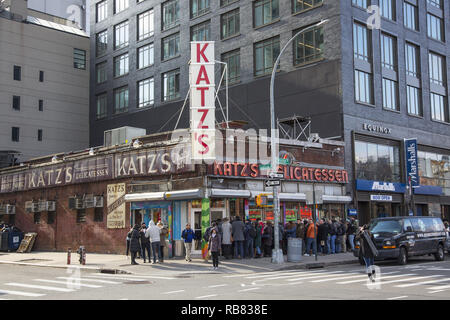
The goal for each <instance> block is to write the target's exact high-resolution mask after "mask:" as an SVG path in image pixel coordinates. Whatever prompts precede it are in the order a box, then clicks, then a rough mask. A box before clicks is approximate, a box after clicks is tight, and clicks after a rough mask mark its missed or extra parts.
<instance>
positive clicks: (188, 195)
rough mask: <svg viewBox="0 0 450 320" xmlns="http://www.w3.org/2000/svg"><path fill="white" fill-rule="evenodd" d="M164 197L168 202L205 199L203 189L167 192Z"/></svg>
mask: <svg viewBox="0 0 450 320" xmlns="http://www.w3.org/2000/svg"><path fill="white" fill-rule="evenodd" d="M164 196H165V198H166V200H189V199H202V198H203V197H204V195H203V192H202V189H190V190H180V191H170V192H166V193H165V194H164Z"/></svg>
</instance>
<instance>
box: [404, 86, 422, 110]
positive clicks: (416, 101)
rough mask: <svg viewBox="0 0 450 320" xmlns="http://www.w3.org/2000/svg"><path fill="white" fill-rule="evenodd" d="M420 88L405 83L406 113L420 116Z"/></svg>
mask: <svg viewBox="0 0 450 320" xmlns="http://www.w3.org/2000/svg"><path fill="white" fill-rule="evenodd" d="M421 91H422V90H420V89H419V88H416V87H413V86H410V85H406V103H407V105H408V113H409V114H411V115H415V116H422V115H423V111H422V92H421Z"/></svg>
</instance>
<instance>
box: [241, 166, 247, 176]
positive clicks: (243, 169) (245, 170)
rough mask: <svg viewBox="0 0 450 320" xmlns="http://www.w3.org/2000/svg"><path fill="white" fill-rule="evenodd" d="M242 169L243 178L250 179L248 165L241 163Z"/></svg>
mask: <svg viewBox="0 0 450 320" xmlns="http://www.w3.org/2000/svg"><path fill="white" fill-rule="evenodd" d="M241 165H242V166H243V167H242V171H241V177H248V173H247V168H248V164H246V163H241Z"/></svg>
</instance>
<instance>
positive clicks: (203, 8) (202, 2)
mask: <svg viewBox="0 0 450 320" xmlns="http://www.w3.org/2000/svg"><path fill="white" fill-rule="evenodd" d="M190 2H191V18H195V17H198V16H201V15H202V14H205V13H207V12H209V9H210V7H209V0H190Z"/></svg>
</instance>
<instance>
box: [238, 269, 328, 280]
mask: <svg viewBox="0 0 450 320" xmlns="http://www.w3.org/2000/svg"><path fill="white" fill-rule="evenodd" d="M320 273H326V272H325V271H323V270H320V271H296V272H285V273H278V272H273V273H271V274H264V275H260V274H257V275H256V276H255V275H252V276H250V275H247V277H245V278H246V279H257V278H265V277H289V276H291V277H292V276H300V275H303V274H306V275H310V274H320Z"/></svg>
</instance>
